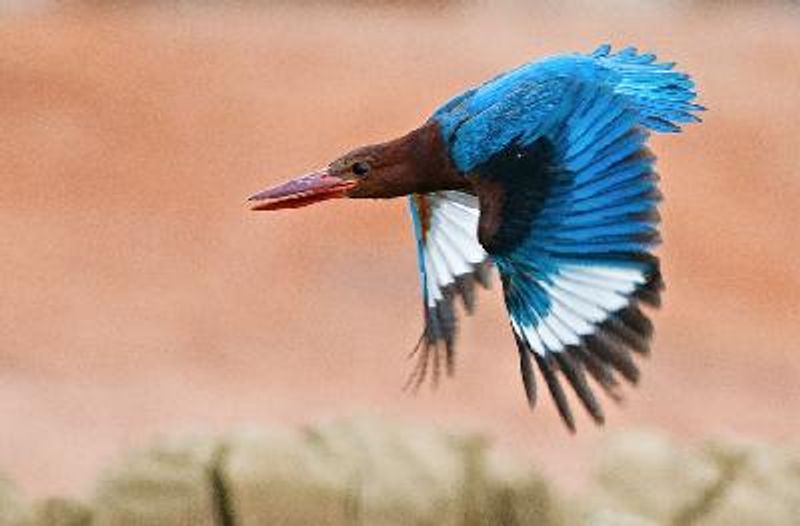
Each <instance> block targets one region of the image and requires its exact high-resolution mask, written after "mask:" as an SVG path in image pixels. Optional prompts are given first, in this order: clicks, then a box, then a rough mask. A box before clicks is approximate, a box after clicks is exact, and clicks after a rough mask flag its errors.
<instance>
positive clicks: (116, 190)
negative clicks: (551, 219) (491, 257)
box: [0, 1, 800, 495]
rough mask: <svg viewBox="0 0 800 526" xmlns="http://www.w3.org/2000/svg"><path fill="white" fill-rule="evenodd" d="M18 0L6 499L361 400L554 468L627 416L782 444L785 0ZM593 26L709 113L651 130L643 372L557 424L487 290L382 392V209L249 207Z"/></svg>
mask: <svg viewBox="0 0 800 526" xmlns="http://www.w3.org/2000/svg"><path fill="white" fill-rule="evenodd" d="M32 4H36V9H31V10H25V9H22V8H20V9H17V10H15V11H14V12H13V13H5V14H4V15H3V16H0V101H2V104H1V105H0V185H1V187H0V188H1V190H0V276H2V281H0V298H2V301H1V302H0V471H2V472H4V473H6V474H8V475H10V476H12V477H13V478H15V480H16V481H17V482H18V483H19V484H20V485H21V486H22V487H23V488H24V489H25V490H26V491H27V492H28V493H29V494H32V495H44V494H49V493H61V494H68V495H71V494H82V493H85V492H86V491H88V490H89V489H90V488H91V483H92V481H93V480H94V478H95V477H96V475H97V473H98V472H99V470H100V468H101V467H102V466H103V465H104V464H106V463H108V462H109V461H110V459H112V458H114V457H116V456H117V455H119V454H120V452H121V451H123V450H124V449H125V448H127V447H130V446H132V445H138V444H143V443H146V442H147V441H148V440H149V439H151V438H152V437H153V436H154V435H160V434H173V433H181V432H190V431H196V430H212V431H220V432H224V431H225V430H229V429H234V428H240V427H242V426H251V425H270V424H272V423H292V424H294V423H305V422H313V421H316V420H318V419H320V418H325V417H328V416H333V415H347V414H352V413H364V412H366V413H380V414H386V415H390V416H394V417H398V418H405V419H412V420H417V421H425V422H433V423H436V424H442V425H448V426H456V427H462V428H467V429H474V430H479V431H482V432H484V433H486V434H487V435H488V436H490V437H492V438H493V439H495V440H496V441H497V442H499V443H500V444H501V445H503V446H507V447H509V448H513V449H515V450H516V451H518V452H519V453H520V454H522V455H526V456H527V457H529V458H531V459H534V460H535V461H537V462H538V463H539V464H541V465H542V466H543V468H544V469H545V471H546V472H547V473H549V474H550V475H552V476H554V477H556V479H557V480H558V481H559V482H560V483H561V484H562V485H564V486H566V487H577V486H579V485H580V484H581V481H582V480H584V478H585V473H586V462H587V459H588V458H590V452H591V450H592V448H593V447H594V446H595V445H596V443H597V442H598V441H599V440H600V439H601V438H602V436H603V434H604V433H607V432H608V430H609V429H616V428H620V427H623V426H643V427H655V428H660V429H664V430H666V431H667V432H669V433H670V434H672V435H674V436H676V437H679V438H681V439H685V440H695V439H698V438H701V437H706V436H719V435H729V434H737V435H747V436H758V437H763V438H767V439H771V440H776V441H787V440H795V441H796V439H797V436H798V431H800V418H798V410H800V359H799V358H800V354H798V353H797V351H798V343H797V342H798V339H800V265H799V264H798V261H800V248H798V246H800V235H799V234H798V232H799V231H800V228H798V225H797V220H798V217H800V216H799V215H798V206H799V205H800V144H798V137H799V136H800V119H799V118H798V116H800V24H798V21H799V20H800V11H799V10H798V8H797V7H787V6H784V5H783V4H781V3H774V4H770V3H758V4H753V6H739V7H731V6H729V5H728V4H722V3H715V2H710V3H705V4H703V5H701V6H700V7H696V6H695V7H692V6H691V5H690V3H689V2H678V3H666V2H664V3H660V2H647V3H635V2H624V1H615V2H610V3H601V4H591V3H588V2H571V3H567V4H563V5H562V4H558V5H557V4H555V3H550V2H534V3H525V2H497V3H491V4H490V3H488V2H476V3H468V2H467V3H453V4H437V5H436V6H435V7H430V6H426V4H424V3H419V2H417V3H414V4H413V5H411V6H409V5H408V4H402V3H396V4H391V3H389V4H381V5H367V6H364V5H362V4H351V3H336V4H324V3H299V4H294V5H292V4H288V3H245V4H236V5H234V4H224V5H225V6H227V7H223V4H220V5H215V4H208V3H205V4H204V3H199V4H193V3H168V4H158V3H147V5H146V6H145V7H142V6H139V7H138V8H137V7H134V6H133V5H132V4H131V3H128V4H125V5H121V4H112V5H107V4H106V3H104V2H93V3H92V4H93V5H92V6H90V7H86V6H78V5H71V6H67V7H64V6H63V5H62V6H61V7H59V8H57V9H55V8H53V9H49V8H47V7H42V4H43V2H34V3H32ZM134 5H135V4H134ZM723 5H725V7H723ZM603 42H611V43H612V44H615V45H616V46H624V45H627V44H634V45H637V46H638V47H640V48H641V49H643V50H652V51H655V52H657V53H658V54H659V57H660V58H662V59H664V60H676V61H678V63H679V66H680V68H681V69H683V70H685V71H688V72H691V73H692V74H693V75H694V77H695V78H696V80H697V83H698V87H699V91H700V102H701V103H702V104H704V105H706V106H708V107H709V108H710V111H708V112H707V113H706V114H705V115H704V119H705V122H704V123H703V124H702V125H700V126H692V127H689V128H688V129H687V130H686V132H685V133H684V134H681V135H678V136H668V137H656V138H655V140H654V142H655V145H654V149H655V150H656V153H657V154H659V156H660V161H659V171H660V173H661V174H662V181H663V189H664V193H665V195H666V201H665V203H664V206H663V216H664V225H663V229H664V238H665V244H664V245H663V247H662V248H661V249H660V254H661V255H662V256H663V259H664V271H665V277H666V279H667V285H668V287H667V292H666V296H665V302H664V303H665V304H664V307H663V308H662V310H661V311H660V312H659V313H658V314H657V315H656V323H657V339H656V344H655V348H654V352H653V356H652V357H651V358H650V359H649V360H647V361H646V363H644V364H643V366H642V369H643V379H642V382H641V385H640V386H639V387H638V388H636V389H629V390H627V397H626V403H625V404H624V405H623V407H621V408H620V407H613V406H612V404H611V402H610V401H606V404H605V405H606V406H607V409H608V413H609V416H608V419H607V420H608V421H607V424H606V426H605V428H603V429H596V428H594V426H593V425H592V424H591V423H590V421H589V419H587V418H580V420H579V422H578V425H579V431H578V434H577V435H576V436H571V435H569V434H568V433H567V432H566V431H565V430H564V429H563V428H562V425H561V423H560V421H559V419H558V417H557V415H556V413H555V410H554V408H553V406H552V404H551V403H550V401H549V400H548V399H546V397H542V400H541V401H540V404H539V407H538V409H537V411H536V412H535V413H533V414H531V413H530V412H529V411H528V408H527V406H526V403H525V400H524V395H523V390H522V387H521V382H520V380H519V378H518V376H519V375H518V365H517V354H516V348H515V344H514V341H513V337H512V336H511V334H510V331H509V330H508V323H507V321H506V319H505V314H504V311H503V306H502V301H501V299H500V297H499V287H498V286H496V287H495V289H494V290H493V291H491V292H490V293H484V294H482V295H481V297H480V300H479V301H480V308H479V309H478V313H477V315H476V316H474V317H473V318H470V319H466V320H463V323H462V330H461V335H460V345H459V351H460V354H459V359H458V371H457V375H456V377H455V378H454V379H452V380H448V381H446V382H443V383H442V385H440V387H439V389H438V390H437V391H436V392H430V390H428V389H423V390H422V391H421V392H420V393H419V395H417V396H410V395H408V394H406V393H403V392H402V390H401V387H402V385H403V382H404V380H405V377H406V375H407V374H408V372H409V371H410V368H411V366H412V363H411V362H409V361H408V360H407V359H406V356H407V354H408V352H409V351H410V350H411V349H412V348H413V346H414V344H415V343H416V341H417V338H418V336H419V333H420V331H421V328H422V320H421V313H420V310H421V309H420V301H421V300H420V291H419V289H418V278H417V275H416V262H415V257H416V256H415V252H414V245H413V241H412V238H411V228H410V224H409V223H410V221H409V218H408V217H407V212H406V204H405V202H404V201H403V200H395V201H383V202H379V201H375V202H373V201H359V202H347V201H339V202H328V203H325V204H324V205H319V206H315V207H311V208H306V209H303V210H301V211H295V212H286V213H282V214H255V213H251V212H248V210H247V207H246V206H245V204H244V198H245V197H246V196H247V195H249V194H250V193H252V192H253V191H255V190H258V189H260V188H261V187H263V186H266V185H268V184H271V183H274V182H278V181H282V180H284V179H286V178H287V177H289V176H292V175H296V174H299V173H301V172H303V171H305V170H307V169H310V168H314V167H318V166H320V165H323V164H325V163H327V161H329V160H330V159H332V158H334V157H336V156H337V155H338V154H340V153H342V152H343V151H346V150H348V149H350V148H352V147H354V146H357V145H359V144H363V143H369V142H376V141H380V140H384V139H388V138H392V137H394V136H397V135H400V134H402V133H404V132H405V131H407V130H409V129H411V128H413V127H415V126H417V125H419V124H420V123H421V122H422V121H424V120H425V119H426V118H427V116H428V115H429V113H430V112H431V111H432V110H433V109H434V108H435V107H436V106H437V105H438V104H439V103H441V102H442V101H444V100H446V99H447V98H449V97H450V96H452V95H454V94H455V93H457V92H459V91H461V90H462V89H464V88H466V87H468V86H470V85H473V84H475V83H478V82H481V81H483V80H485V79H486V78H488V77H490V76H493V75H494V74H496V73H498V72H501V71H503V70H505V69H508V68H510V67H512V66H515V65H518V64H519V63H521V62H526V61H529V60H532V59H534V58H537V57H540V56H542V55H546V54H552V53H558V52H562V51H574V50H577V51H591V50H592V49H594V47H595V46H596V45H598V44H600V43H603ZM497 285H499V284H497ZM581 416H582V415H581Z"/></svg>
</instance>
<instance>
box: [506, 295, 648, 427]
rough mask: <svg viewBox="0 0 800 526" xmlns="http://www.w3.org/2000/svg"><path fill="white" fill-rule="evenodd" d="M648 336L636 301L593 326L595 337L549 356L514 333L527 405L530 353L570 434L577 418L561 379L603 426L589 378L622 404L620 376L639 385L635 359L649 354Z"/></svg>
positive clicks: (531, 399)
mask: <svg viewBox="0 0 800 526" xmlns="http://www.w3.org/2000/svg"><path fill="white" fill-rule="evenodd" d="M652 336H653V324H652V322H651V321H650V320H649V318H648V317H647V316H646V314H645V313H644V312H642V310H641V308H640V306H639V304H638V302H636V301H632V302H631V303H630V304H629V305H627V306H626V307H623V308H622V309H620V310H618V311H616V312H614V313H612V315H611V316H609V318H608V319H607V320H605V321H603V322H602V323H600V324H598V325H597V326H596V331H595V332H594V333H592V334H589V335H586V336H583V337H582V338H581V342H580V344H578V345H570V346H567V347H565V348H564V349H563V350H560V351H557V352H548V353H547V354H546V355H545V356H541V355H540V354H538V353H536V352H535V351H534V350H533V349H532V348H531V346H530V344H529V343H528V342H527V341H526V339H525V338H524V337H521V336H519V335H517V333H516V331H514V337H515V338H516V340H517V347H518V350H519V353H520V370H521V374H522V381H523V385H524V387H525V393H526V397H527V398H528V403H529V405H530V406H531V408H533V407H534V406H535V401H536V390H535V389H536V386H535V378H534V375H533V371H532V367H531V361H530V355H533V356H534V358H535V359H536V364H537V367H538V369H539V372H540V373H541V375H542V377H543V378H544V380H545V383H546V384H547V388H548V391H549V392H550V395H551V398H552V399H553V401H554V403H555V405H556V409H557V410H558V413H559V415H560V416H561V420H562V421H563V422H564V425H565V426H566V428H567V429H568V430H569V431H570V432H571V433H575V432H576V426H575V418H574V415H573V413H572V410H571V408H570V404H569V400H568V398H567V396H566V393H565V391H564V388H563V384H562V378H560V377H563V379H564V380H566V383H567V384H569V385H570V387H571V388H572V390H573V391H574V393H575V395H576V396H577V398H578V400H579V401H580V403H581V405H582V406H583V407H584V409H585V410H586V412H587V413H588V414H589V416H590V417H591V418H592V420H593V421H594V423H595V424H597V425H604V424H605V420H606V419H605V413H604V411H603V407H602V405H601V403H600V402H599V401H598V399H597V397H596V395H595V392H594V390H593V389H592V386H591V385H590V383H589V378H591V379H592V380H593V383H595V384H597V385H599V386H600V388H601V389H602V390H603V391H604V392H605V393H606V395H608V397H609V398H611V399H612V400H613V401H614V402H616V403H621V402H622V401H623V396H622V393H621V384H620V381H619V378H620V377H621V378H622V379H623V380H625V381H626V382H627V383H629V384H631V385H636V384H638V382H639V378H640V372H639V367H638V366H637V364H636V362H635V361H634V355H638V356H646V355H647V354H648V353H649V352H650V341H651V339H652Z"/></svg>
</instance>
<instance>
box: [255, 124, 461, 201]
mask: <svg viewBox="0 0 800 526" xmlns="http://www.w3.org/2000/svg"><path fill="white" fill-rule="evenodd" d="M442 146H443V145H442V140H441V136H440V134H439V130H438V128H437V127H436V126H432V125H426V126H423V127H421V128H417V129H416V130H414V131H412V132H411V133H409V134H408V135H405V136H403V137H401V138H399V139H395V140H392V141H388V142H385V143H381V144H373V145H369V146H362V147H360V148H356V149H355V150H352V151H350V152H348V153H346V154H344V155H342V156H341V157H339V158H338V159H336V160H335V161H333V162H331V163H330V164H329V165H328V166H327V167H325V168H323V169H321V170H317V171H314V172H311V173H309V174H306V175H303V176H301V177H298V178H296V179H292V180H290V181H288V182H285V183H283V184H279V185H277V186H273V187H271V188H268V189H266V190H264V191H261V192H259V193H257V194H255V195H253V196H251V197H250V198H249V202H250V203H251V205H252V206H251V209H252V210H282V209H284V208H300V207H303V206H307V205H310V204H314V203H319V202H320V201H326V200H328V199H334V198H340V197H350V198H364V197H371V198H389V197H399V196H402V195H408V194H411V193H415V192H425V191H430V190H434V189H443V188H444V187H453V188H455V187H459V186H463V185H464V184H465V180H464V179H463V178H462V177H459V176H457V174H456V173H455V171H454V169H453V168H452V165H451V164H450V161H449V156H447V155H446V154H443V153H444V151H443V149H442ZM443 185H444V186H443Z"/></svg>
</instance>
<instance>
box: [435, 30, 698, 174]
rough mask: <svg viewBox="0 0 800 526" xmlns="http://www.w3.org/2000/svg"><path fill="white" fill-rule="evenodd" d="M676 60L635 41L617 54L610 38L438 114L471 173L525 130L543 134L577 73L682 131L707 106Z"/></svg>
mask: <svg viewBox="0 0 800 526" xmlns="http://www.w3.org/2000/svg"><path fill="white" fill-rule="evenodd" d="M674 66H675V64H674V63H671V62H656V57H655V55H653V54H650V53H643V54H638V53H637V52H636V49H635V48H632V47H628V48H625V49H623V50H621V51H619V52H618V53H611V48H610V46H608V45H603V46H600V47H599V48H597V49H596V50H595V51H594V52H592V53H591V54H589V55H583V54H578V53H574V54H567V55H558V56H554V57H550V58H546V59H543V60H540V61H537V62H533V63H530V64H525V65H523V66H520V67H518V68H516V69H514V70H512V71H510V72H507V73H504V74H502V75H500V76H498V77H496V78H494V79H492V80H490V81H488V82H486V83H485V84H483V85H482V86H480V87H478V88H476V89H472V90H468V91H466V92H464V93H462V94H461V95H459V96H458V97H455V98H454V99H453V100H451V101H449V102H447V103H446V104H444V105H443V106H442V107H441V108H439V109H438V110H437V111H436V112H435V113H434V115H433V118H434V119H436V120H437V121H438V122H439V124H440V125H441V126H442V130H443V133H444V135H445V137H446V138H447V139H448V140H449V141H450V143H451V144H452V155H453V159H454V161H455V163H456V165H457V167H458V168H459V169H460V170H461V171H463V172H469V171H470V170H472V169H473V168H474V167H475V166H476V165H477V164H479V163H480V162H482V161H485V160H486V159H487V158H488V157H489V156H490V155H492V154H494V153H495V152H498V151H500V150H502V148H503V147H505V146H506V145H508V144H509V143H511V142H512V141H513V140H514V139H516V138H517V136H518V135H519V134H521V133H522V134H523V135H524V137H523V139H526V140H528V141H530V140H532V138H534V137H536V136H538V134H539V132H540V129H541V127H542V126H544V125H546V124H547V122H546V121H547V119H548V118H549V117H552V116H553V109H554V108H555V106H556V105H558V104H559V102H560V100H561V95H562V92H563V90H564V89H566V87H567V86H568V85H569V84H570V83H572V82H575V81H577V80H581V81H584V82H587V83H591V84H602V85H605V86H607V87H608V88H609V89H611V90H612V91H613V92H614V93H616V94H618V95H622V96H623V98H624V99H625V104H626V106H628V107H629V108H631V109H633V110H635V111H636V112H637V114H638V117H639V118H638V123H639V124H640V125H641V126H644V127H646V128H649V129H651V130H654V131H659V132H677V131H680V124H684V123H692V122H699V120H700V119H699V118H698V117H697V116H696V115H695V113H696V112H698V111H702V110H704V108H703V107H702V106H699V105H697V104H695V103H693V102H692V101H693V100H694V99H695V98H696V96H697V94H696V93H695V91H694V82H693V81H692V80H691V78H690V77H689V76H688V75H687V74H685V73H682V72H678V71H674ZM596 109H597V110H598V111H602V109H601V108H596Z"/></svg>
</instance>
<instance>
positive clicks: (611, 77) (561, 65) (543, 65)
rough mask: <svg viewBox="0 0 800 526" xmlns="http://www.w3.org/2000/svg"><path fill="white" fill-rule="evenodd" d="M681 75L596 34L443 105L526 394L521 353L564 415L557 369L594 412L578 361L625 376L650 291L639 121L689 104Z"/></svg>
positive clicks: (648, 174)
mask: <svg viewBox="0 0 800 526" xmlns="http://www.w3.org/2000/svg"><path fill="white" fill-rule="evenodd" d="M692 90H693V84H692V83H691V81H690V80H689V78H688V77H687V76H686V75H684V74H682V73H677V72H674V71H672V65H671V64H658V63H655V57H653V56H652V55H637V54H636V53H635V52H634V51H632V50H626V51H623V52H620V53H618V54H616V55H612V54H610V51H609V49H608V48H607V47H601V48H599V49H598V50H597V51H595V53H594V54H592V55H590V56H582V55H566V56H561V57H554V58H551V59H546V60H544V61H542V62H539V63H536V64H532V65H527V66H523V67H521V68H518V69H517V70H514V71H512V72H510V73H508V74H505V75H503V76H500V77H498V78H497V79H495V80H494V81H491V82H489V83H487V84H485V85H484V86H482V87H480V88H478V89H477V90H475V91H473V92H471V93H469V95H468V96H466V97H464V98H463V99H462V100H461V101H460V102H459V103H458V104H456V105H454V106H451V107H450V108H447V107H445V108H446V109H445V108H443V110H444V111H443V112H442V113H441V114H439V116H438V117H436V116H435V118H441V119H442V126H443V128H444V129H445V133H446V134H449V135H447V138H448V140H449V142H450V144H451V147H452V151H451V154H452V156H453V158H454V160H455V162H456V164H457V165H458V167H459V169H461V170H463V171H464V172H467V173H469V174H471V175H472V176H473V177H474V178H475V180H476V188H477V193H478V197H479V200H480V209H481V216H480V222H479V229H478V230H479V240H480V242H481V244H482V245H483V246H484V247H485V248H486V250H487V252H488V253H489V254H490V256H491V258H492V260H493V261H494V263H495V264H496V265H497V267H498V270H499V271H500V275H501V278H502V281H503V291H504V295H505V300H506V306H507V309H508V312H509V317H510V320H511V326H512V329H513V332H514V334H515V337H516V339H517V343H518V347H519V351H520V366H521V370H522V377H523V382H524V385H525V389H526V394H527V395H528V399H529V402H530V403H531V405H533V404H534V403H535V399H536V386H535V380H534V374H533V368H532V366H531V357H533V358H534V359H535V361H536V363H537V365H538V368H539V370H540V372H541V374H542V376H543V377H544V380H545V382H546V384H547V386H548V389H549V391H550V393H551V395H552V397H553V399H554V401H555V402H556V405H557V407H558V409H559V412H560V413H561V416H562V418H563V419H564V421H565V423H566V424H567V425H568V426H569V427H570V429H574V419H573V416H572V413H571V410H570V407H569V405H568V403H567V399H566V396H565V394H564V391H563V389H562V387H561V383H560V375H563V377H564V378H566V380H567V382H568V383H569V384H570V385H571V386H572V387H573V388H574V390H575V392H576V394H577V395H578V397H579V399H580V400H581V402H582V403H583V405H584V407H585V408H586V409H587V411H588V412H589V414H590V415H591V416H592V417H593V418H594V419H595V420H596V421H597V422H602V421H603V412H602V409H601V407H600V405H599V403H598V402H597V400H596V399H595V396H594V393H593V392H592V389H591V388H590V387H589V384H588V381H587V376H586V373H588V374H589V376H591V377H592V378H593V379H594V380H595V381H596V382H597V383H598V384H599V385H601V386H602V387H603V388H605V389H606V391H607V392H609V393H610V394H612V396H614V397H616V396H618V395H617V390H616V389H617V385H618V381H617V376H618V375H621V376H622V377H623V378H625V379H627V380H629V381H631V382H635V381H636V380H637V378H638V369H637V367H636V364H635V363H634V361H633V359H632V356H633V353H639V354H641V353H646V352H647V351H648V348H649V339H650V337H651V334H652V325H651V323H650V321H649V320H648V319H647V317H646V316H645V314H644V313H643V312H642V310H641V308H640V304H641V303H645V304H650V305H658V302H659V293H660V290H661V288H662V287H663V283H662V280H661V274H660V270H659V262H658V259H657V258H656V257H655V256H653V255H652V254H651V250H652V248H653V247H654V246H655V245H656V244H657V243H658V240H659V238H658V229H657V225H658V221H659V218H658V214H657V210H656V206H657V203H658V202H659V200H660V194H659V192H658V189H657V177H656V175H655V173H654V171H653V163H654V157H653V156H652V155H651V154H650V152H649V151H648V149H647V148H646V141H647V138H648V135H647V131H646V129H648V128H649V129H651V130H656V131H677V130H678V129H679V128H678V125H679V124H680V123H685V122H692V121H694V120H696V117H695V116H694V115H693V114H692V112H693V111H697V110H699V109H701V108H700V107H699V106H696V105H694V104H693V103H691V102H690V101H691V100H692V99H693V98H694V96H695V94H694V92H693V91H692Z"/></svg>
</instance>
